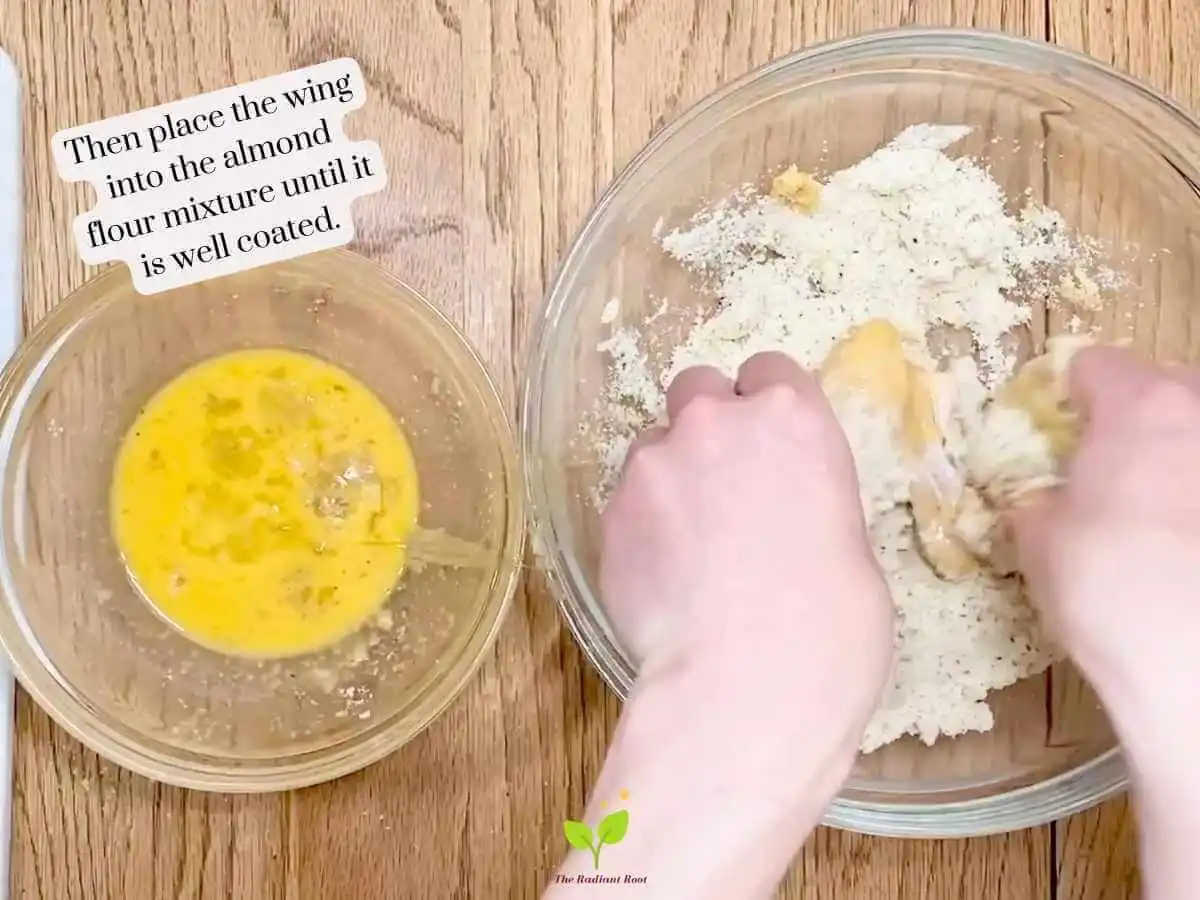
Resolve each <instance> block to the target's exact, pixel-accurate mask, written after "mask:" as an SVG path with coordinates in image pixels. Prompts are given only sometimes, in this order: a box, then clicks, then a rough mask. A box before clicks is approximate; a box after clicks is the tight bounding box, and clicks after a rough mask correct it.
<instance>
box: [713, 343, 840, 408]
mask: <svg viewBox="0 0 1200 900" xmlns="http://www.w3.org/2000/svg"><path fill="white" fill-rule="evenodd" d="M777 384H786V385H789V386H791V387H792V388H794V389H795V390H796V392H797V393H798V394H802V395H805V396H816V395H820V396H821V397H822V398H823V397H824V394H822V393H821V388H820V385H819V384H818V383H817V379H816V378H814V377H813V375H812V374H811V373H809V372H807V371H805V370H804V368H803V367H802V366H801V365H800V364H799V363H798V362H796V361H795V360H794V359H792V358H791V357H790V356H788V355H787V354H786V353H780V352H778V351H775V350H769V351H765V352H763V353H756V354H754V356H751V357H750V358H749V359H748V360H746V361H745V362H744V363H742V365H741V368H739V369H738V374H737V384H736V385H735V388H734V390H736V391H737V393H738V394H740V395H741V396H743V397H750V396H753V395H754V394H757V393H759V392H761V391H763V390H765V389H766V388H769V387H773V386H775V385H777Z"/></svg>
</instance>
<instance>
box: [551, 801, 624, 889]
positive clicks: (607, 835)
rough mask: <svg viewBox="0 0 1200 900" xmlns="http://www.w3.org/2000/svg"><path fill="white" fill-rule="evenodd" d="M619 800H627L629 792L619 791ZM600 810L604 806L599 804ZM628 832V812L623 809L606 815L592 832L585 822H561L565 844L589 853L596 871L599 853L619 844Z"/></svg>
mask: <svg viewBox="0 0 1200 900" xmlns="http://www.w3.org/2000/svg"><path fill="white" fill-rule="evenodd" d="M621 799H622V800H628V799H629V791H621ZM601 808H602V809H603V808H604V804H601ZM628 831H629V811H628V810H624V809H618V810H614V811H613V812H610V813H609V814H608V815H606V816H605V817H604V818H603V819H601V820H600V821H599V823H598V824H597V825H596V830H595V831H594V832H593V831H592V829H591V827H590V826H589V825H588V824H587V823H586V822H577V821H575V820H574V819H567V820H566V821H565V822H563V833H564V834H565V835H566V836H567V843H568V844H570V845H571V846H572V847H574V848H576V849H577V850H587V851H588V852H589V853H591V854H592V865H593V867H594V868H595V869H596V870H597V871H599V870H600V851H601V850H603V849H604V848H605V847H611V846H612V845H613V844H619V843H621V841H623V840H625V834H626V832H628Z"/></svg>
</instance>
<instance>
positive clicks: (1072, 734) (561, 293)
mask: <svg viewBox="0 0 1200 900" xmlns="http://www.w3.org/2000/svg"><path fill="white" fill-rule="evenodd" d="M921 122H937V123H945V124H967V125H971V126H974V128H975V131H974V133H973V134H972V135H970V136H969V137H968V138H967V139H966V140H965V141H964V142H962V143H961V144H959V145H956V146H955V147H954V148H952V150H951V151H950V152H951V153H954V154H962V155H968V156H972V157H976V158H979V159H981V160H983V161H985V162H986V163H987V165H988V166H989V167H990V169H991V171H992V173H993V175H994V176H995V177H996V179H997V180H998V181H999V182H1000V184H1001V185H1002V186H1003V187H1004V188H1005V190H1006V191H1007V192H1008V195H1009V196H1010V197H1011V198H1013V199H1014V201H1020V199H1021V197H1022V195H1023V194H1024V193H1025V192H1028V193H1029V195H1030V196H1032V198H1033V199H1034V200H1037V201H1040V202H1042V203H1045V204H1046V205H1048V206H1051V207H1053V208H1055V209H1057V210H1058V211H1059V212H1061V213H1062V214H1063V216H1064V217H1065V218H1066V220H1067V221H1068V223H1069V224H1070V225H1071V226H1072V227H1073V228H1074V229H1076V230H1077V231H1078V232H1080V233H1082V234H1084V235H1090V236H1092V237H1094V238H1096V239H1097V240H1099V241H1101V242H1103V245H1104V246H1105V247H1106V248H1107V253H1108V259H1107V262H1108V264H1109V265H1110V266H1111V267H1112V268H1114V269H1117V270H1119V271H1121V272H1123V273H1124V274H1126V275H1127V276H1128V281H1129V284H1128V285H1127V286H1126V287H1125V288H1124V289H1123V290H1122V292H1121V294H1120V296H1118V297H1117V298H1116V300H1115V301H1114V303H1112V304H1109V305H1108V306H1107V307H1106V308H1105V309H1103V310H1101V311H1099V312H1098V313H1096V314H1095V315H1094V316H1092V317H1090V319H1091V321H1090V322H1088V323H1086V324H1092V325H1097V326H1100V327H1101V329H1102V331H1103V333H1104V334H1105V335H1107V336H1109V337H1128V338H1131V339H1133V340H1134V342H1135V343H1137V344H1138V345H1139V346H1141V347H1143V348H1146V349H1149V350H1150V351H1152V352H1153V353H1155V354H1156V355H1157V356H1158V357H1160V358H1163V359H1172V360H1188V359H1193V358H1195V357H1196V356H1197V350H1198V348H1200V327H1193V326H1192V323H1193V322H1200V318H1198V316H1200V305H1197V303H1196V302H1195V301H1194V300H1193V299H1192V298H1194V297H1196V296H1198V295H1200V290H1198V287H1200V286H1198V285H1197V277H1198V274H1197V273H1200V241H1198V240H1197V239H1196V233H1197V229H1198V228H1200V198H1198V193H1197V184H1200V172H1198V171H1197V166H1198V165H1200V133H1198V130H1197V124H1196V122H1195V121H1194V120H1193V119H1192V118H1191V117H1190V116H1189V115H1188V114H1187V113H1186V112H1184V111H1183V110H1182V109H1181V108H1180V107H1179V106H1177V105H1176V104H1174V103H1172V102H1171V101H1169V100H1167V99H1166V98H1164V97H1162V96H1160V95H1159V94H1157V93H1155V92H1154V91H1152V90H1150V89H1149V88H1147V87H1145V86H1144V85H1141V84H1139V83H1137V82H1135V81H1133V80H1132V79H1130V78H1127V77H1125V76H1123V75H1121V74H1119V73H1117V72H1115V71H1113V70H1112V69H1109V68H1107V67H1105V66H1103V65H1101V64H1099V63H1097V62H1095V61H1093V60H1091V59H1088V58H1085V57H1082V56H1078V55H1075V54H1072V53H1068V52H1065V51H1063V50H1059V49H1056V48H1054V47H1052V46H1049V45H1045V44H1040V43H1033V42H1030V41H1026V40H1021V39H1016V38H1011V37H1005V36H1000V35H992V34H982V33H976V32H969V31H949V30H932V31H931V30H902V31H894V32H885V33H878V34H871V35H867V36H864V37H858V38H854V39H850V40H846V41H841V42H837V43H831V44H826V45H823V46H819V47H816V48H813V49H811V50H807V51H804V52H801V53H798V54H796V55H793V56H789V57H787V58H784V59H781V60H779V61H778V62H775V63H772V64H770V65H768V66H766V67H764V68H761V69H759V70H757V71H755V72H753V73H751V74H750V75H748V76H747V77H745V78H743V79H741V80H740V81H737V82H736V83H734V84H732V85H730V86H729V87H726V88H725V89H723V90H721V91H719V92H717V93H716V94H714V95H712V96H710V97H709V98H707V99H706V100H704V101H703V102H702V103H700V104H699V105H697V106H696V107H694V108H693V109H691V110H690V111H689V112H687V113H686V114H684V115H683V116H681V117H680V118H679V119H678V120H677V121H675V122H674V123H673V124H671V125H670V126H668V127H667V128H665V129H664V130H663V131H662V132H660V133H659V134H658V135H656V136H655V137H654V139H653V140H652V141H651V142H650V144H649V145H648V146H647V147H646V148H645V149H644V150H643V151H642V152H641V153H640V154H638V156H637V157H636V158H635V159H634V160H633V161H632V163H631V164H630V165H629V166H628V167H627V168H626V169H625V171H624V172H623V173H621V175H620V176H619V177H618V178H617V179H616V180H615V181H614V183H613V184H612V185H611V187H610V188H609V189H608V191H607V192H606V193H605V194H604V196H603V197H602V199H601V200H600V202H599V203H598V205H597V206H596V208H595V210H594V212H593V213H592V215H591V217H590V218H589V219H588V221H587V223H586V224H585V225H584V227H583V229H582V232H581V233H580V235H579V236H578V238H577V240H576V242H575V244H574V246H573V247H572V249H571V251H570V253H569V254H568V256H567V257H566V259H565V261H564V263H563V265H562V268H561V270H560V272H559V275H558V278H557V281H556V283H555V285H554V288H553V291H552V292H551V295H550V298H549V301H548V304H547V306H546V308H545V310H544V313H543V315H542V318H541V319H540V321H539V323H538V332H537V335H536V340H535V343H534V347H533V354H532V362H531V367H530V371H529V376H528V381H527V383H526V386H525V393H524V402H523V442H524V447H523V449H524V453H525V456H526V467H527V468H526V477H527V487H528V491H529V496H530V501H531V504H532V517H533V520H534V529H535V532H534V541H535V547H536V548H537V550H538V553H539V556H540V558H541V563H542V565H543V567H544V568H545V569H546V571H547V574H548V577H549V579H550V581H551V584H552V585H553V588H554V590H555V591H556V593H557V596H558V599H559V601H560V605H561V606H562V609H563V612H564V614H565V617H566V619H567V621H568V623H569V626H570V628H571V630H572V631H573V633H574V635H575V637H576V638H577V640H578V641H579V643H580V644H581V645H582V646H583V648H584V650H585V652H586V653H587V655H588V657H589V658H590V659H591V661H592V663H593V664H594V665H595V667H596V668H597V669H598V670H599V671H600V673H601V674H602V676H603V677H604V678H605V680H606V681H607V682H608V684H609V685H610V686H611V687H612V689H613V690H614V691H616V692H617V693H618V694H619V695H620V696H621V697H622V698H624V697H625V696H626V695H627V693H628V691H629V688H630V684H631V682H632V680H633V678H634V675H635V667H634V665H633V664H632V663H631V661H630V659H629V657H628V655H627V654H626V653H625V652H624V650H623V649H622V647H621V646H620V644H619V642H618V641H617V640H616V638H615V637H614V635H613V633H612V629H611V628H610V626H609V624H608V622H607V621H606V618H605V614H604V609H603V606H602V604H601V602H600V598H599V597H598V594H597V590H596V583H597V582H596V563H597V551H598V540H597V535H598V529H597V527H596V526H597V513H596V511H595V508H594V505H593V502H592V500H591V496H590V494H591V490H592V489H593V488H594V486H595V484H596V481H597V476H598V471H599V467H598V459H597V452H596V451H595V450H593V449H592V448H590V447H588V446H587V442H586V440H581V439H580V436H579V431H580V426H581V423H582V422H583V421H584V419H585V416H586V415H587V414H588V412H589V411H590V410H591V409H592V408H593V405H594V403H595V402H596V401H597V400H598V399H599V397H600V394H601V389H602V387H603V382H604V375H605V370H606V366H607V365H608V360H607V358H606V357H605V356H604V355H603V354H602V353H600V352H598V350H597V344H599V343H600V342H601V341H602V340H604V339H605V338H607V337H608V336H609V335H610V334H611V333H612V329H613V327H614V326H616V325H620V324H622V322H628V323H636V322H641V321H642V320H643V319H644V318H645V317H646V315H648V314H649V313H651V312H652V311H654V310H655V309H657V308H658V305H659V303H660V299H659V298H668V299H669V301H670V304H671V307H672V309H683V310H684V311H685V314H684V315H681V316H679V318H682V319H690V318H691V316H690V315H688V313H690V312H691V311H693V310H695V311H703V310H705V309H706V308H708V307H709V306H710V304H711V303H712V302H713V301H712V299H711V298H710V297H708V296H706V295H705V294H704V293H703V292H701V291H699V290H697V287H696V285H695V284H694V283H693V282H692V281H691V280H690V279H689V277H688V276H687V275H686V274H685V273H684V272H683V271H682V270H681V269H680V268H679V267H678V266H677V265H676V264H675V263H674V262H673V261H672V260H669V259H668V258H666V256H665V255H664V254H663V253H662V252H661V250H660V249H659V247H658V245H657V243H656V241H655V238H654V235H655V233H658V231H659V229H661V228H663V227H666V228H670V227H672V226H673V225H676V224H681V223H683V222H685V221H686V220H687V219H688V218H690V216H691V215H692V214H693V213H694V212H696V211H697V210H698V209H699V208H701V207H702V206H704V205H705V203H706V202H707V201H712V200H715V199H719V198H722V197H725V196H728V195H729V194H730V193H732V192H733V191H734V190H736V189H737V188H739V187H741V186H742V185H744V184H745V183H747V182H751V183H756V184H758V185H760V186H762V185H766V184H768V183H769V175H770V173H773V172H777V171H779V170H780V169H781V168H783V167H784V166H786V165H789V164H793V163H794V164H796V165H798V166H799V167H800V168H801V169H809V170H817V171H819V172H829V171H832V170H837V169H840V168H843V167H845V166H847V165H850V164H853V163H855V162H857V161H858V160H860V159H862V158H863V157H865V156H867V155H869V154H870V153H871V152H873V151H874V150H875V149H876V148H877V147H879V146H880V145H881V144H883V143H884V142H886V141H887V140H889V139H890V138H891V137H893V136H895V135H896V134H897V133H898V132H899V131H900V130H901V129H903V128H904V127H906V126H908V125H911V124H916V123H921ZM614 297H619V298H620V303H621V310H620V315H619V317H618V318H617V319H616V320H615V321H610V315H609V314H606V311H605V307H606V306H607V305H608V304H609V301H610V300H611V299H612V298H614ZM608 312H609V313H611V309H610V310H609V311H608ZM1069 316H1070V313H1059V312H1047V313H1043V312H1042V311H1041V310H1038V311H1037V314H1036V315H1035V316H1034V320H1033V324H1032V326H1031V327H1030V329H1029V331H1030V333H1029V334H1028V335H1026V338H1027V342H1026V343H1027V344H1029V343H1033V344H1036V342H1037V341H1038V340H1040V339H1041V338H1044V337H1045V336H1046V334H1047V333H1054V332H1058V331H1063V330H1066V328H1067V323H1066V321H1065V319H1067V318H1069ZM1085 318H1089V317H1087V316H1086V314H1085ZM665 336H666V337H667V338H668V339H669V338H670V334H669V333H667V334H666V335H665ZM658 337H659V338H663V337H664V334H659V335H658ZM674 339H675V340H678V334H675V335H674ZM1029 339H1032V340H1031V341H1030V340H1029ZM992 705H993V708H994V711H995V713H996V727H995V729H994V730H993V731H992V732H990V733H987V734H973V735H968V736H964V737H960V738H957V739H953V740H949V739H943V740H941V741H939V742H938V743H937V744H936V745H935V746H934V747H932V748H928V747H926V746H924V745H923V744H920V743H919V742H918V741H916V740H915V739H905V740H902V741H900V742H897V743H895V744H893V745H891V746H889V747H887V748H885V749H883V750H880V751H877V752H875V753H873V754H870V755H868V756H865V757H862V758H861V759H860V761H859V763H858V765H857V767H856V770H855V772H854V775H853V777H852V779H851V780H850V781H849V783H848V784H847V785H846V787H845V789H844V791H843V792H842V794H841V795H840V797H839V798H838V800H837V801H836V802H835V803H834V804H833V806H832V808H831V809H830V810H829V812H828V815H827V818H826V822H827V823H828V824H830V825H834V826H839V827H843V828H848V829H853V830H857V831H863V832H869V833H876V834H884V835H898V836H899V835H907V836H929V837H935V836H952V835H972V834H985V833H992V832H1000V831H1007V830H1011V829H1017V828H1021V827H1026V826H1032V825H1037V824H1041V823H1044V822H1047V821H1050V820H1052V819H1055V818H1059V817H1062V816H1065V815H1068V814H1070V813H1074V812H1078V811H1080V810H1083V809H1085V808H1087V807H1090V806H1092V805H1094V804H1096V803H1098V802H1100V801H1101V800H1103V799H1105V798H1107V797H1109V796H1112V795H1113V794H1115V793H1117V792H1119V791H1120V790H1122V789H1123V788H1124V786H1125V783H1126V775H1125V769H1124V766H1123V763H1122V760H1121V757H1120V753H1119V751H1118V749H1117V747H1116V743H1115V741H1114V738H1113V734H1112V731H1111V729H1110V727H1109V725H1108V723H1107V721H1106V719H1105V717H1104V714H1103V712H1102V711H1101V709H1100V707H1099V704H1098V703H1097V701H1096V699H1095V697H1094V696H1093V695H1092V694H1091V692H1090V691H1089V690H1088V688H1087V687H1086V686H1085V684H1084V683H1083V681H1082V679H1081V678H1080V677H1079V676H1078V675H1077V674H1076V673H1075V672H1074V671H1073V670H1072V669H1071V667H1070V666H1067V665H1060V666H1056V667H1054V669H1053V670H1052V671H1051V672H1050V673H1049V674H1048V675H1045V676H1042V677H1038V678H1033V679H1029V680H1026V681H1024V682H1020V683H1018V684H1017V685H1014V686H1012V687H1010V688H1008V689H1007V690H1004V691H1001V692H998V693H996V694H993V695H992ZM780 714H781V715H786V714H787V711H786V710H781V711H780Z"/></svg>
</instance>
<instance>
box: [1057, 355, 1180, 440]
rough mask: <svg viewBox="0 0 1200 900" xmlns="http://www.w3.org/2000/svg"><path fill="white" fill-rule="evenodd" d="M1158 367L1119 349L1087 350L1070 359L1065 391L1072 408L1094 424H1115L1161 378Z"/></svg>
mask: <svg viewBox="0 0 1200 900" xmlns="http://www.w3.org/2000/svg"><path fill="white" fill-rule="evenodd" d="M1163 374H1164V370H1163V369H1162V368H1161V367H1160V366H1156V365H1154V364H1153V363H1149V362H1146V361H1145V360H1143V359H1141V358H1140V357H1138V356H1137V355H1136V354H1135V353H1133V352H1132V351H1130V350H1126V349H1123V348H1120V347H1108V346H1098V347H1087V348H1085V349H1083V350H1080V351H1079V352H1078V353H1077V354H1075V356H1074V357H1072V359H1071V364H1070V367H1069V368H1068V370H1067V390H1068V393H1069V395H1070V398H1071V405H1072V406H1074V407H1075V409H1076V410H1078V412H1079V413H1080V415H1082V416H1083V418H1084V419H1085V420H1088V421H1090V422H1092V423H1093V424H1097V425H1102V424H1104V423H1105V422H1111V421H1114V420H1115V419H1116V418H1118V417H1119V416H1121V415H1122V414H1123V413H1124V412H1126V411H1127V410H1128V409H1129V408H1130V406H1131V405H1132V403H1133V401H1135V400H1136V399H1137V398H1138V397H1139V396H1140V395H1142V394H1143V393H1144V392H1145V390H1146V388H1147V386H1148V385H1150V384H1152V383H1153V382H1154V381H1155V380H1156V379H1159V378H1161V377H1162V376H1163Z"/></svg>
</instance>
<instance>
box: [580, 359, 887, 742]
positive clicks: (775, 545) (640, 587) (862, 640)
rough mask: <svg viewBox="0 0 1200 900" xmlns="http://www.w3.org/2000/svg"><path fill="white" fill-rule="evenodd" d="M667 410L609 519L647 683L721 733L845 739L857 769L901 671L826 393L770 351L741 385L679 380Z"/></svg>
mask: <svg viewBox="0 0 1200 900" xmlns="http://www.w3.org/2000/svg"><path fill="white" fill-rule="evenodd" d="M667 413H668V419H669V423H670V424H669V425H668V426H667V427H665V428H659V429H654V430H652V431H650V432H648V433H647V434H644V435H642V436H641V437H640V438H639V440H638V441H637V442H636V443H635V445H634V447H633V448H632V449H631V451H630V453H629V456H628V458H627V461H626V467H625V471H624V476H623V478H622V481H621V483H620V484H619V486H618V488H617V490H616V491H615V492H614V494H613V496H612V498H611V500H610V502H609V504H608V507H607V508H606V510H605V512H604V516H603V532H604V552H603V556H602V563H601V573H600V582H601V593H602V596H603V598H604V603H605V607H606V609H607V610H608V612H609V613H610V615H611V616H612V618H613V620H614V623H615V625H616V627H617V630H618V632H619V633H620V635H621V637H622V638H623V640H624V642H625V643H626V645H627V647H628V648H629V649H630V650H631V651H632V653H633V654H634V656H635V657H636V658H637V660H638V661H639V663H640V666H639V682H642V681H645V680H647V679H649V680H654V681H659V682H661V681H664V680H668V679H669V680H671V681H672V682H673V683H674V684H675V686H676V687H675V691H674V692H675V695H676V696H677V697H678V698H679V699H680V700H681V702H682V704H683V705H682V706H681V707H680V710H681V711H682V710H685V709H687V708H689V704H693V703H694V704H702V705H703V708H704V709H705V710H706V715H708V716H709V717H710V719H711V720H712V721H714V723H716V724H715V727H716V728H717V729H718V730H719V731H720V732H721V734H723V735H724V736H725V738H726V739H730V738H732V737H734V736H735V732H734V731H731V730H730V729H731V728H740V727H741V726H742V725H744V726H745V728H744V730H742V731H741V733H740V735H737V736H738V738H739V739H740V740H742V741H745V740H747V739H753V738H762V739H763V740H764V741H766V742H772V741H773V742H776V743H777V744H778V746H781V747H786V748H787V752H791V750H792V749H793V748H794V747H795V746H796V744H797V743H798V742H802V743H805V744H807V745H809V746H810V747H811V746H812V745H814V744H815V743H819V742H820V741H821V740H823V739H828V740H831V741H832V740H836V741H837V742H838V745H839V746H841V745H842V744H847V745H852V749H851V751H850V756H851V758H852V757H853V749H856V748H857V742H858V740H859V739H860V738H861V735H862V731H863V729H864V728H865V727H866V722H867V719H868V718H869V716H870V714H871V712H872V711H873V710H874V707H875V705H876V703H877V702H878V699H879V696H880V694H881V692H882V689H883V686H884V683H885V681H886V679H887V676H888V674H889V670H890V664H891V658H892V642H893V628H894V625H893V617H894V608H893V606H892V602H891V599H890V597H889V595H888V591H887V587H886V585H885V583H884V581H883V577H882V575H881V573H880V571H879V569H878V567H877V564H876V562H875V559H874V556H873V553H872V550H871V547H870V544H869V541H868V536H867V532H866V526H865V524H864V522H863V514H862V506H861V501H860V499H859V490H858V480H857V477H856V475H855V468H854V460H853V457H852V456H851V454H850V449H849V446H848V444H847V442H846V438H845V435H844V434H843V433H842V430H841V428H840V426H839V425H838V422H837V420H836V418H835V417H834V414H833V411H832V409H831V408H830V406H829V403H828V402H827V401H826V399H825V395H824V394H823V393H822V392H821V389H820V387H819V385H818V383H817V381H816V379H815V378H814V377H812V376H811V375H809V374H808V373H806V372H804V371H803V370H802V369H801V368H800V367H799V366H798V365H797V364H796V363H795V362H793V361H792V360H791V359H790V358H788V357H786V356H784V355H782V354H777V353H765V354H760V355H758V356H756V357H753V358H752V359H750V360H748V361H747V362H746V363H745V365H743V366H742V368H741V370H740V372H739V373H738V377H737V382H736V387H735V384H734V383H733V382H732V381H730V380H729V379H728V378H726V377H725V376H724V375H722V374H721V373H720V372H718V371H716V370H715V369H709V368H703V367H700V368H694V369H690V370H687V371H685V372H683V373H681V374H680V375H679V377H678V378H676V379H675V381H674V382H673V383H672V384H671V386H670V388H669V389H668V392H667ZM691 708H694V707H691ZM735 721H736V723H738V724H736V725H735ZM713 737H714V739H719V738H720V735H713Z"/></svg>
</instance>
